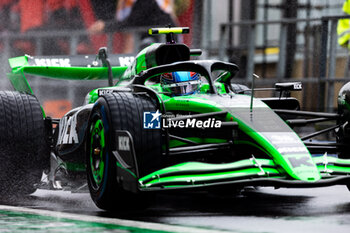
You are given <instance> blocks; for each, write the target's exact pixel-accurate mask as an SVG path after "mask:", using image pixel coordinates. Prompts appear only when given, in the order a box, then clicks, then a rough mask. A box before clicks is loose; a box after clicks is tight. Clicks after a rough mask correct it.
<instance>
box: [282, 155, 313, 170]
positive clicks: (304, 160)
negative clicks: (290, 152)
mask: <svg viewBox="0 0 350 233" xmlns="http://www.w3.org/2000/svg"><path fill="white" fill-rule="evenodd" d="M288 160H289V162H290V163H291V164H292V166H293V168H297V167H301V166H306V167H312V166H313V164H312V162H311V160H310V158H309V157H300V158H294V157H292V158H288Z"/></svg>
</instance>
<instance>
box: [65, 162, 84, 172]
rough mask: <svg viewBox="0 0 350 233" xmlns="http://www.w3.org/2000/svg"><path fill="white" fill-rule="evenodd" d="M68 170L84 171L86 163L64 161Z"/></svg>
mask: <svg viewBox="0 0 350 233" xmlns="http://www.w3.org/2000/svg"><path fill="white" fill-rule="evenodd" d="M64 164H65V166H66V168H67V170H68V171H75V172H84V171H86V164H85V163H70V162H65V163H64Z"/></svg>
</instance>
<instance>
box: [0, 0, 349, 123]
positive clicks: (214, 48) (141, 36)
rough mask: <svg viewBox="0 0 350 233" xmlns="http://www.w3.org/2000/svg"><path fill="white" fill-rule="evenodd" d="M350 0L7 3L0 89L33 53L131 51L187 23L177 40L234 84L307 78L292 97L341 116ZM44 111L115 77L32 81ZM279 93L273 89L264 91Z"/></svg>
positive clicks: (0, 24) (1, 20) (0, 21)
mask: <svg viewBox="0 0 350 233" xmlns="http://www.w3.org/2000/svg"><path fill="white" fill-rule="evenodd" d="M344 2H345V0H332V1H331V0H215V1H214V0H79V1H78V0H0V60H1V63H0V64H1V67H0V70H1V74H2V75H1V76H0V89H1V90H4V89H12V87H11V85H10V83H9V81H8V80H7V78H6V77H5V76H6V75H5V74H6V73H7V72H9V71H10V67H9V65H8V62H7V59H8V58H9V57H14V56H22V55H24V54H29V55H32V56H38V55H76V54H96V53H97V51H98V48H99V47H103V46H106V47H108V51H109V53H118V54H133V55H136V53H137V52H138V51H139V50H140V49H141V48H142V47H144V46H146V45H147V44H149V43H153V42H156V41H163V39H164V38H163V37H161V36H159V37H158V36H155V37H152V38H150V37H148V35H147V34H146V33H145V32H147V30H148V29H149V28H150V27H164V26H169V25H172V26H188V27H190V28H191V32H190V34H188V35H183V36H181V37H179V38H178V40H179V41H180V42H183V43H186V44H187V45H188V46H189V47H190V48H201V49H202V50H203V55H202V56H201V57H200V58H201V59H221V60H224V61H230V62H233V63H236V64H238V65H239V67H240V72H239V74H238V75H237V78H236V79H235V80H234V82H235V83H240V84H245V85H247V86H250V85H251V81H252V77H253V75H252V74H253V73H256V74H257V75H259V76H260V77H261V78H260V79H258V80H256V86H258V87H272V86H273V85H274V83H276V82H286V81H287V82H289V81H301V82H302V83H303V87H304V89H303V91H302V92H300V93H294V94H292V95H294V96H295V97H296V98H298V99H299V100H300V102H301V105H302V108H303V109H306V110H317V111H324V110H325V111H329V112H332V111H335V108H336V106H337V95H338V91H339V89H340V87H341V86H342V85H343V84H344V83H346V82H348V81H350V78H349V77H350V76H349V61H348V60H349V59H348V58H349V50H348V48H347V44H345V45H344V44H343V46H341V45H339V44H338V38H339V37H338V35H337V27H338V24H339V23H338V22H339V20H342V18H346V17H348V15H347V14H346V13H345V12H344V11H343V10H342V8H343V4H344ZM28 80H29V83H30V85H31V86H32V87H33V90H34V93H35V94H36V95H37V96H38V98H39V100H40V102H41V103H42V105H43V106H44V108H45V110H46V112H47V113H48V114H49V115H52V116H54V117H60V116H62V115H63V114H64V113H65V112H66V111H67V110H69V109H71V108H73V107H76V106H79V105H81V104H82V103H83V101H84V97H85V95H86V94H87V93H88V91H89V90H91V89H93V88H96V87H99V86H106V85H107V81H103V82H102V81H83V82H82V81H80V82H79V81H62V80H48V79H44V78H38V77H29V78H28ZM256 95H257V96H258V97H259V96H273V95H275V93H273V92H269V91H268V92H259V93H257V94H256Z"/></svg>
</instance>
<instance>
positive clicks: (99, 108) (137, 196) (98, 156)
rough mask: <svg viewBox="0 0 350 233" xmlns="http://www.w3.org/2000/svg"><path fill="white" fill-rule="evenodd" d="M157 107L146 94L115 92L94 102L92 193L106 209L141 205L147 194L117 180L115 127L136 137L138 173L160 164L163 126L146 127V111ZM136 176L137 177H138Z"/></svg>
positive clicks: (89, 142) (89, 152)
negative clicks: (131, 190)
mask: <svg viewBox="0 0 350 233" xmlns="http://www.w3.org/2000/svg"><path fill="white" fill-rule="evenodd" d="M145 111H156V104H155V103H154V102H153V101H152V99H151V98H150V97H149V96H147V95H144V94H143V95H136V94H132V93H130V92H116V93H111V94H108V95H105V96H103V97H101V98H99V99H98V101H97V102H96V103H95V105H94V107H93V109H92V112H91V115H90V119H89V127H88V135H87V143H86V145H87V147H86V164H87V169H86V170H87V179H88V186H89V190H90V195H91V198H92V200H93V201H94V202H95V204H96V205H97V206H98V207H99V208H101V209H104V210H114V211H116V210H127V209H133V210H135V209H140V208H144V207H145V206H146V205H145V204H146V202H145V200H146V199H147V198H148V197H147V198H146V196H144V195H141V193H131V192H128V191H125V190H123V188H122V185H121V183H120V182H119V181H118V180H117V165H116V159H115V157H114V155H113V154H112V151H113V149H115V148H116V145H115V138H114V131H115V130H126V131H128V132H129V133H130V134H131V136H132V138H133V141H134V149H135V153H136V157H137V164H138V168H139V176H140V177H142V176H143V175H146V174H149V173H151V172H152V171H154V170H156V169H158V168H159V164H160V159H161V133H160V130H147V129H146V130H145V129H143V112H145ZM138 178H139V177H137V178H136V179H138Z"/></svg>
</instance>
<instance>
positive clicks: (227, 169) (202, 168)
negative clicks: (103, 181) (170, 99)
mask: <svg viewBox="0 0 350 233" xmlns="http://www.w3.org/2000/svg"><path fill="white" fill-rule="evenodd" d="M259 166H261V167H262V169H263V171H264V173H265V174H261V173H262V170H261V168H260V167H259ZM248 167H251V168H248ZM274 167H275V163H274V162H273V161H272V160H271V159H246V160H241V161H237V162H233V163H226V164H209V163H201V162H185V163H181V164H177V165H174V166H170V167H167V168H164V169H161V170H159V171H156V172H153V173H151V174H149V175H147V176H145V177H142V178H141V179H139V182H140V184H141V188H142V187H144V188H147V187H149V186H152V185H154V184H156V185H159V184H165V185H167V183H173V182H175V183H176V182H187V183H188V185H184V186H194V184H195V183H196V182H203V181H210V182H213V181H215V180H217V181H222V180H229V179H235V178H243V177H249V176H256V175H259V176H261V177H268V176H269V175H271V174H274V175H279V172H278V170H277V169H276V168H274Z"/></svg>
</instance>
